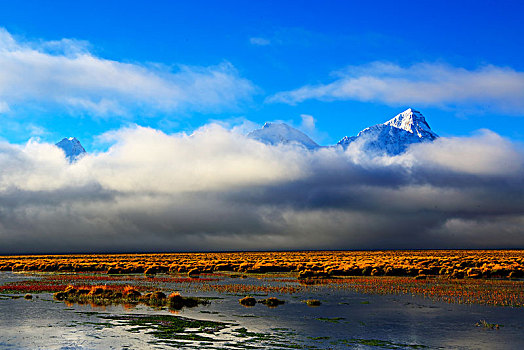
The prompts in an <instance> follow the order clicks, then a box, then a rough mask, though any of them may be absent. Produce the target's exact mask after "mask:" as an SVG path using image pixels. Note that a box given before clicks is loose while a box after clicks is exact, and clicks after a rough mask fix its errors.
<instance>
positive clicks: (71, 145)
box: [56, 137, 87, 162]
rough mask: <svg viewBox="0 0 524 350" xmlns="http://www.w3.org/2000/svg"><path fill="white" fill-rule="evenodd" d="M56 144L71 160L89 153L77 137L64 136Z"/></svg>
mask: <svg viewBox="0 0 524 350" xmlns="http://www.w3.org/2000/svg"><path fill="white" fill-rule="evenodd" d="M56 146H58V147H59V148H61V149H62V150H63V151H64V153H65V155H66V158H67V159H69V161H70V162H73V161H75V160H76V159H78V158H79V157H80V156H82V155H83V154H85V153H87V152H86V150H85V149H84V147H83V146H82V144H81V143H80V141H78V139H77V138H76V137H64V138H63V139H62V140H61V141H60V142H58V143H57V144H56Z"/></svg>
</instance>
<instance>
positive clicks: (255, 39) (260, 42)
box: [249, 37, 271, 46]
mask: <svg viewBox="0 0 524 350" xmlns="http://www.w3.org/2000/svg"><path fill="white" fill-rule="evenodd" d="M249 42H250V43H251V45H256V46H267V45H270V44H271V41H270V40H269V39H265V38H260V37H253V38H249Z"/></svg>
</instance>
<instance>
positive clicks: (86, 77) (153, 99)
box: [0, 28, 256, 115]
mask: <svg viewBox="0 0 524 350" xmlns="http://www.w3.org/2000/svg"><path fill="white" fill-rule="evenodd" d="M88 46H89V45H88V44H87V43H85V42H81V41H76V40H68V39H63V40H60V41H50V42H38V43H35V42H20V41H17V40H15V38H13V36H12V35H11V34H10V33H9V32H7V31H6V30H5V29H1V28H0V112H2V111H6V110H7V107H8V105H12V104H20V103H27V102H28V103H37V104H38V103H39V104H44V105H54V106H58V107H59V108H60V107H66V108H69V109H70V110H71V111H73V112H74V111H80V112H89V113H93V114H97V115H111V114H119V115H122V114H128V113H130V112H141V111H148V112H149V113H151V112H156V111H180V110H193V111H195V110H196V111H209V110H217V109H223V108H234V107H236V106H238V104H240V103H242V102H243V101H246V100H249V99H250V98H251V96H252V94H253V93H254V92H255V90H256V88H255V86H254V85H253V84H252V83H251V82H250V81H248V80H246V79H244V78H242V77H240V76H239V74H238V72H237V71H236V69H235V68H234V67H233V66H232V65H231V64H229V63H221V64H219V65H216V66H210V67H192V66H183V65H181V66H177V67H176V69H174V70H173V69H171V68H168V67H162V66H159V65H156V66H153V65H148V66H147V65H142V64H138V63H125V62H119V61H113V60H108V59H104V58H101V57H97V56H95V55H93V54H92V53H90V52H89V51H88Z"/></svg>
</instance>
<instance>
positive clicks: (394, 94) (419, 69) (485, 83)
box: [268, 62, 524, 115]
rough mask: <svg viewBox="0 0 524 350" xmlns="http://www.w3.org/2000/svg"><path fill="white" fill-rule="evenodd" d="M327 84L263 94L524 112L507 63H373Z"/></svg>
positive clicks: (518, 82) (519, 85)
mask: <svg viewBox="0 0 524 350" xmlns="http://www.w3.org/2000/svg"><path fill="white" fill-rule="evenodd" d="M334 75H335V77H336V79H335V80H334V81H333V82H331V83H328V84H320V85H307V86H303V87H301V88H298V89H296V90H292V91H285V92H280V93H277V94H275V95H274V96H271V97H270V98H268V101H269V102H283V103H289V104H296V103H299V102H302V101H305V100H308V99H319V100H357V101H365V102H380V103H384V104H387V105H392V106H398V105H411V104H416V105H420V106H438V107H456V108H460V107H467V108H482V109H485V110H490V111H500V112H503V113H510V114H517V115H524V72H519V71H516V70H514V69H511V68H508V67H497V66H493V65H486V66H482V67H480V68H478V69H475V70H468V69H465V68H460V67H453V66H450V65H446V64H440V63H418V64H414V65H412V66H409V67H401V66H399V65H396V64H393V63H383V62H374V63H370V64H366V65H362V66H350V67H348V68H347V69H346V70H344V71H341V72H336V73H334Z"/></svg>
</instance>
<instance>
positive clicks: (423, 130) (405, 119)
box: [384, 108, 438, 139]
mask: <svg viewBox="0 0 524 350" xmlns="http://www.w3.org/2000/svg"><path fill="white" fill-rule="evenodd" d="M384 125H389V126H392V127H395V128H397V129H402V130H406V131H407V132H410V133H412V134H416V135H417V136H418V137H420V138H423V137H429V138H432V139H435V138H437V137H438V136H437V134H435V133H434V132H433V131H432V130H431V128H430V127H429V124H428V122H427V121H426V118H424V116H423V115H422V113H420V112H419V111H416V110H414V109H413V108H408V109H406V110H405V111H404V112H402V113H400V114H397V115H396V116H395V117H393V118H392V119H390V120H388V121H387V122H385V123H384Z"/></svg>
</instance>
